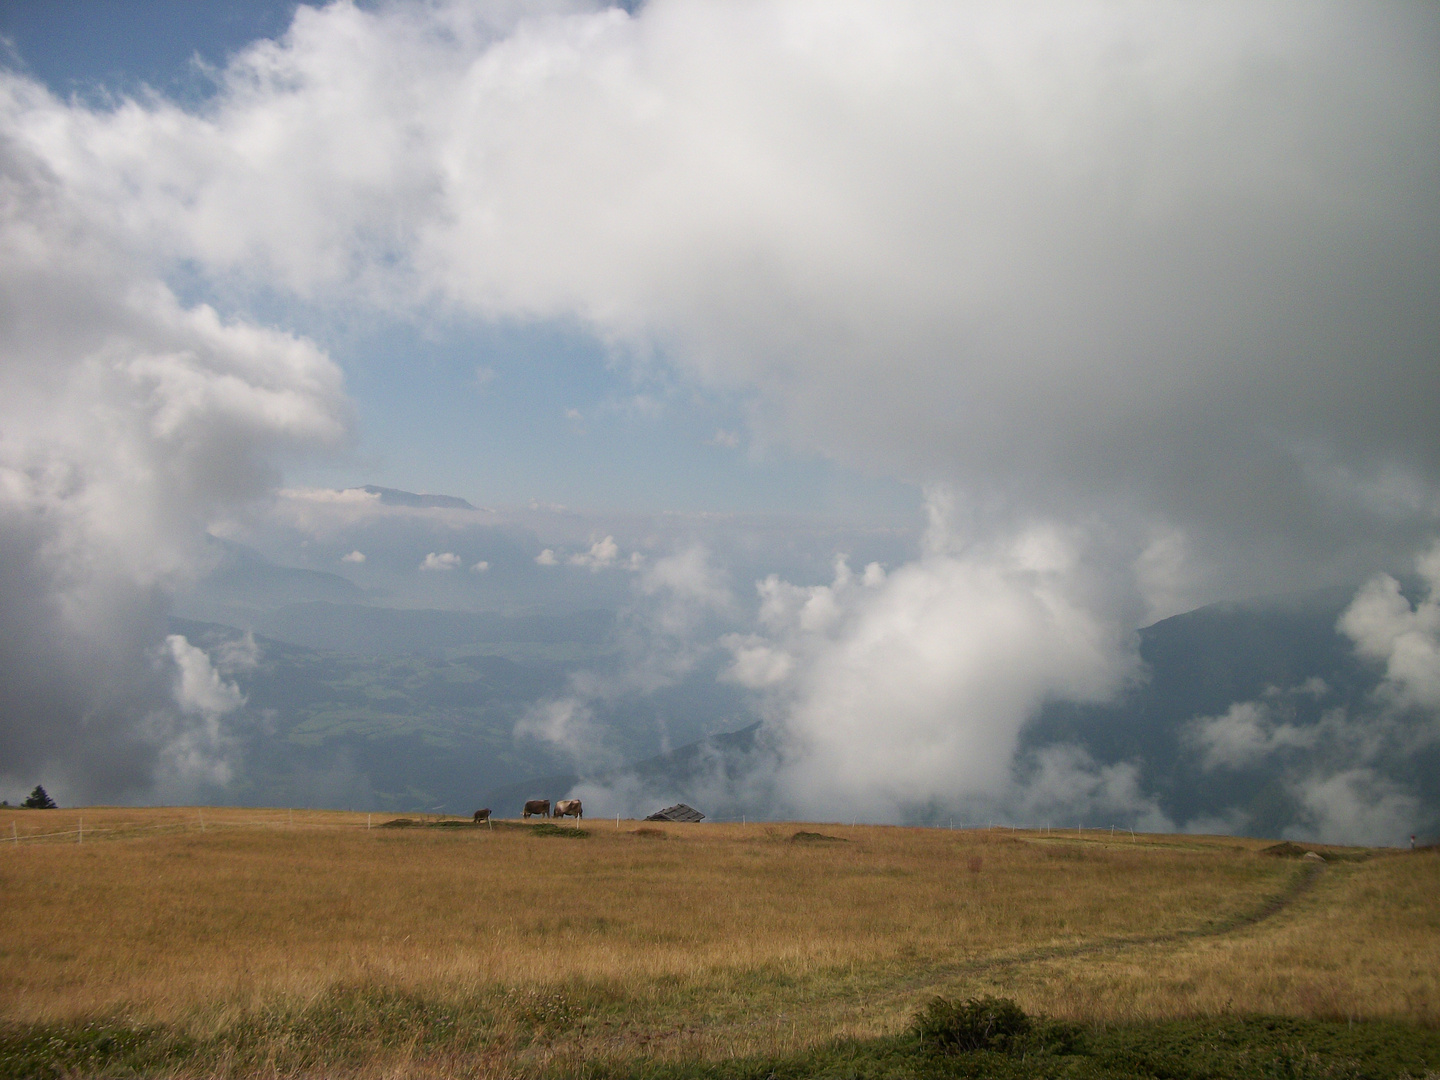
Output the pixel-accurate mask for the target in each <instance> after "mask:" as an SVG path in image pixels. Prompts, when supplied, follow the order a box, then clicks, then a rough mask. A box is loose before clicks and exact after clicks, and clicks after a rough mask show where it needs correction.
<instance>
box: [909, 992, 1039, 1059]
mask: <svg viewBox="0 0 1440 1080" xmlns="http://www.w3.org/2000/svg"><path fill="white" fill-rule="evenodd" d="M1031 1027H1032V1024H1031V1022H1030V1017H1028V1016H1026V1015H1025V1011H1024V1010H1023V1009H1021V1008H1020V1006H1019V1005H1016V1004H1015V1002H1013V1001H1011V1000H1010V999H1009V998H997V997H983V998H966V999H965V1000H964V1001H951V1000H949V999H948V998H943V997H937V998H935V999H934V1000H933V1001H931V1002H930V1004H929V1005H927V1006H925V1009H924V1011H922V1012H920V1013H918V1014H917V1015H916V1017H915V1020H914V1022H913V1024H912V1025H911V1029H912V1030H913V1031H914V1032H915V1034H916V1035H918V1036H919V1037H920V1041H921V1042H922V1043H924V1044H925V1046H926V1047H928V1048H929V1049H931V1050H934V1051H937V1052H939V1053H943V1054H964V1053H968V1052H970V1051H972V1050H1008V1049H1010V1048H1011V1046H1012V1045H1014V1044H1015V1043H1017V1042H1018V1041H1019V1040H1022V1039H1024V1038H1025V1036H1027V1035H1029V1034H1030V1029H1031Z"/></svg>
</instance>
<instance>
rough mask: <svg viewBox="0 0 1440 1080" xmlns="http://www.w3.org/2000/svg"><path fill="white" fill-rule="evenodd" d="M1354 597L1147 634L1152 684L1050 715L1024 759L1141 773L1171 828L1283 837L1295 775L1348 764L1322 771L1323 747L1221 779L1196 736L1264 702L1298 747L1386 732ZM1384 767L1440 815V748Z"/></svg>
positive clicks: (1389, 760) (1289, 603) (1240, 768)
mask: <svg viewBox="0 0 1440 1080" xmlns="http://www.w3.org/2000/svg"><path fill="white" fill-rule="evenodd" d="M1353 597H1354V590H1353V589H1349V588H1335V589H1326V590H1321V591H1317V592H1313V593H1307V594H1303V595H1299V596H1286V597H1278V598H1270V599H1265V600H1259V601H1253V602H1247V603H1228V604H1217V605H1213V606H1210V607H1205V608H1201V609H1199V610H1196V611H1191V612H1187V613H1186V614H1183V615H1177V616H1175V617H1174V618H1171V619H1166V620H1164V621H1163V622H1159V623H1156V624H1154V625H1153V626H1148V627H1146V628H1145V629H1143V630H1141V631H1140V656H1141V658H1142V660H1143V661H1144V662H1145V678H1144V679H1143V681H1141V682H1140V683H1138V684H1137V685H1135V686H1133V687H1132V688H1131V689H1130V690H1129V691H1128V692H1127V693H1126V694H1124V695H1123V697H1122V698H1121V700H1120V701H1119V702H1117V703H1115V704H1111V705H1103V706H1077V705H1071V704H1064V703H1056V704H1051V705H1049V706H1047V707H1046V708H1045V709H1044V710H1043V711H1042V712H1041V713H1040V715H1039V716H1038V717H1037V718H1036V720H1035V721H1034V722H1033V723H1032V724H1031V725H1030V726H1029V727H1028V729H1027V730H1026V732H1025V733H1024V737H1023V748H1026V749H1033V748H1036V747H1039V746H1042V745H1045V744H1048V743H1056V742H1064V743H1076V744H1079V745H1080V746H1083V747H1084V748H1085V749H1086V750H1087V751H1089V753H1090V754H1091V755H1092V756H1093V757H1094V758H1095V759H1096V760H1098V761H1100V762H1102V763H1114V762H1121V761H1130V762H1135V763H1137V764H1138V765H1139V768H1140V775H1141V782H1142V786H1143V788H1144V789H1145V790H1146V791H1147V792H1149V793H1151V794H1153V795H1154V796H1155V797H1156V798H1157V800H1158V801H1159V803H1160V805H1161V807H1162V808H1163V809H1164V810H1165V812H1166V813H1167V814H1168V815H1169V816H1170V817H1171V819H1172V820H1174V821H1176V822H1181V823H1183V822H1190V821H1195V820H1196V819H1201V818H1207V817H1208V818H1213V819H1217V820H1218V819H1228V820H1229V821H1230V822H1231V823H1232V824H1234V825H1237V826H1238V827H1240V828H1241V829H1243V830H1244V831H1246V832H1250V833H1254V834H1260V835H1278V834H1280V833H1281V832H1283V831H1284V830H1285V829H1286V828H1287V827H1289V826H1290V825H1291V824H1292V823H1293V822H1294V821H1295V820H1296V818H1297V814H1298V812H1299V807H1298V806H1297V804H1296V795H1295V791H1294V782H1295V778H1296V776H1297V775H1300V774H1304V773H1307V772H1312V771H1314V769H1315V768H1317V767H1320V766H1325V767H1327V768H1330V769H1331V770H1339V769H1341V768H1342V767H1343V766H1344V762H1334V761H1331V762H1325V761H1321V760H1320V758H1321V757H1322V756H1323V754H1324V753H1325V749H1324V746H1323V743H1321V742H1320V741H1318V740H1317V742H1316V745H1315V746H1314V747H1311V748H1307V747H1303V746H1296V747H1295V748H1293V749H1292V750H1290V751H1289V752H1288V753H1286V754H1282V755H1271V756H1269V757H1268V758H1266V759H1264V760H1260V759H1257V760H1256V761H1255V762H1254V763H1253V764H1251V765H1249V766H1244V765H1238V764H1237V765H1236V766H1234V767H1229V768H1215V767H1213V765H1209V764H1207V761H1206V758H1205V756H1204V755H1203V754H1202V753H1201V752H1200V750H1199V748H1198V747H1197V745H1196V741H1195V737H1194V736H1195V726H1194V725H1195V722H1196V721H1199V720H1202V719H1204V718H1212V717H1219V716H1223V715H1224V714H1226V712H1227V710H1229V709H1230V708H1231V707H1232V706H1235V705H1242V704H1245V703H1259V704H1261V705H1263V706H1264V707H1265V708H1266V709H1268V710H1269V711H1270V712H1271V713H1273V714H1274V715H1276V716H1277V717H1280V718H1282V719H1283V722H1284V723H1286V724H1288V725H1290V726H1291V727H1292V728H1293V729H1294V731H1295V732H1297V733H1299V734H1298V735H1297V736H1296V738H1297V740H1299V739H1303V737H1304V734H1305V733H1306V732H1312V733H1313V732H1315V731H1316V729H1317V725H1321V724H1322V723H1329V724H1333V723H1334V722H1335V720H1336V718H1337V717H1343V718H1345V720H1346V722H1347V723H1349V724H1350V725H1352V726H1353V727H1354V728H1356V729H1363V728H1364V726H1365V725H1367V724H1370V725H1372V726H1376V727H1377V728H1378V725H1380V724H1381V721H1380V720H1379V719H1378V718H1375V717H1374V716H1373V714H1374V713H1375V709H1376V704H1375V701H1374V697H1373V695H1374V692H1375V690H1376V687H1377V686H1378V684H1379V682H1380V677H1381V674H1382V673H1381V671H1380V670H1379V668H1378V666H1376V665H1372V664H1368V663H1366V662H1364V661H1362V660H1360V659H1359V658H1358V657H1357V655H1356V653H1355V649H1354V646H1353V644H1352V643H1351V642H1350V640H1349V639H1348V638H1346V637H1344V636H1343V635H1341V634H1340V633H1339V632H1337V630H1336V622H1337V620H1338V619H1339V617H1340V615H1341V613H1342V612H1343V611H1344V610H1345V608H1346V607H1347V606H1348V605H1349V603H1350V601H1351V600H1352V599H1353ZM1382 766H1383V770H1382V771H1383V774H1384V776H1385V777H1387V778H1388V779H1389V780H1392V781H1394V782H1395V783H1396V784H1397V785H1399V786H1400V787H1402V788H1404V789H1406V790H1408V791H1412V792H1414V793H1416V794H1417V795H1418V797H1419V798H1420V799H1421V801H1422V802H1423V803H1424V804H1425V805H1426V806H1427V807H1428V814H1429V815H1430V816H1431V817H1432V818H1433V817H1434V816H1435V814H1436V810H1437V808H1440V748H1437V747H1435V746H1433V745H1432V746H1430V747H1429V748H1417V749H1415V750H1413V751H1411V752H1409V753H1405V754H1392V755H1388V756H1386V757H1385V758H1384V759H1383V761H1382ZM1397 840H1398V838H1397Z"/></svg>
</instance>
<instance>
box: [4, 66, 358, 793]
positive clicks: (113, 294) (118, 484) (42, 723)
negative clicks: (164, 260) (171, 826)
mask: <svg viewBox="0 0 1440 1080" xmlns="http://www.w3.org/2000/svg"><path fill="white" fill-rule="evenodd" d="M67 109H68V107H66V106H61V105H60V104H59V103H58V102H56V101H55V100H54V99H52V98H50V97H49V96H48V95H46V94H44V93H43V92H42V91H40V90H39V89H38V88H36V87H35V86H34V85H33V84H29V83H26V82H24V81H23V80H20V79H17V78H16V77H14V76H11V75H8V74H0V547H3V549H4V551H5V558H4V560H3V566H0V626H3V627H5V628H7V629H5V630H4V632H3V633H0V652H3V654H0V711H3V712H4V713H5V714H6V715H9V716H13V717H18V718H21V719H17V721H16V722H14V723H12V724H8V725H6V726H5V727H4V728H3V729H0V763H3V764H0V771H3V772H4V774H5V775H7V776H8V775H21V776H23V775H35V774H36V773H38V772H39V771H41V770H42V769H46V768H52V769H53V768H63V769H65V770H68V772H69V774H70V777H71V784H72V788H73V790H75V791H77V792H78V793H80V794H81V797H83V798H87V799H97V800H98V799H113V798H120V797H135V795H136V794H137V793H140V792H144V791H145V790H147V787H148V785H149V784H151V783H152V782H153V781H154V780H155V779H156V777H157V775H158V774H157V770H158V769H162V767H166V766H165V762H166V761H167V760H170V758H167V757H166V755H167V754H170V753H171V751H174V750H175V747H176V746H178V745H179V743H178V742H176V741H175V740H182V741H183V740H191V742H187V743H186V745H191V744H192V743H193V738H195V737H197V736H195V733H194V732H193V731H192V732H190V733H189V734H187V733H186V732H185V731H183V730H180V729H179V728H176V727H174V725H171V724H170V723H169V721H166V722H160V721H158V720H156V719H155V718H156V717H165V716H171V717H172V718H173V717H174V710H173V708H172V707H171V706H169V705H168V704H167V699H168V698H169V696H170V695H169V693H168V692H167V688H166V687H164V686H163V685H160V684H159V681H158V680H157V677H156V671H155V669H154V667H153V665H152V664H151V663H149V662H148V661H147V660H146V654H147V652H149V651H150V650H153V649H155V648H157V647H163V648H165V649H166V650H167V651H171V652H172V655H173V657H174V660H175V663H177V664H180V665H181V666H182V668H183V669H184V671H185V672H186V673H187V674H186V675H185V677H184V678H183V679H182V688H188V689H185V690H184V692H185V693H186V694H189V693H190V692H191V691H192V690H193V691H194V692H195V693H196V694H199V693H200V689H197V687H199V688H203V683H204V680H203V679H201V680H200V682H199V683H197V682H196V681H195V680H196V679H198V678H199V675H197V674H196V671H197V666H196V662H194V661H193V658H190V656H189V654H188V653H186V652H184V651H183V650H180V651H179V652H173V650H174V649H175V645H174V644H173V643H172V644H169V645H165V644H164V642H165V640H166V639H165V632H164V625H163V613H164V604H165V596H166V594H167V592H168V591H169V590H171V589H173V588H175V587H177V586H178V585H180V584H183V583H184V582H185V581H186V580H188V579H189V578H191V577H192V576H193V575H194V574H195V573H197V572H198V570H199V569H200V567H201V565H202V563H203V561H204V550H205V544H206V534H207V532H208V531H209V530H210V529H211V528H212V527H219V523H220V522H221V521H222V520H223V519H224V518H225V517H227V516H228V515H230V514H231V513H233V512H236V511H238V510H240V509H242V508H243V507H245V506H246V505H247V504H249V503H251V502H253V501H254V500H257V499H259V498H261V497H262V496H264V495H265V494H266V493H267V492H268V491H270V490H271V489H272V488H273V486H274V485H275V482H276V480H277V478H278V470H279V467H280V465H281V464H282V463H283V462H284V461H286V460H287V459H289V458H291V457H293V456H294V455H297V454H303V453H313V452H316V451H322V452H323V451H326V450H330V449H335V448H338V447H339V446H340V445H342V444H343V442H344V440H345V437H346V432H347V426H348V421H349V405H348V402H347V401H346V398H345V394H344V390H343V384H342V379H341V374H340V370H339V368H338V367H337V366H336V365H335V364H334V363H333V362H332V361H331V360H330V358H329V357H328V356H327V355H326V354H325V353H324V351H323V350H321V349H320V348H319V347H317V346H316V345H315V344H314V343H312V342H310V341H307V340H305V339H304V338H301V337H297V336H295V335H293V334H290V333H286V332H283V331H279V330H274V329H268V328H265V327H262V326H259V325H256V324H255V323H253V322H250V321H247V320H245V319H241V318H225V317H222V316H221V315H220V314H218V313H217V312H216V311H215V310H214V309H213V308H211V307H209V306H207V305H205V304H187V303H182V302H181V301H180V300H179V299H178V298H177V297H176V295H175V294H174V292H173V291H172V290H171V289H170V288H169V287H167V286H166V285H165V284H164V283H163V282H162V281H161V280H160V277H159V272H158V270H157V268H155V267H154V266H153V265H152V264H151V261H150V259H151V255H152V252H151V251H150V249H149V247H148V245H147V244H146V243H145V242H144V241H143V239H141V238H138V237H137V236H136V235H135V234H134V233H133V232H132V231H131V230H130V229H129V227H128V225H127V219H128V215H129V214H130V212H131V211H134V210H136V207H135V205H134V204H132V203H127V202H125V201H124V200H120V201H116V200H112V199H108V198H106V199H101V198H97V197H96V196H95V192H94V191H93V190H92V185H93V184H94V183H96V182H100V183H107V182H108V181H107V180H105V179H104V174H105V172H106V170H107V168H108V166H106V165H104V164H102V163H100V162H98V161H97V160H96V159H95V158H94V157H93V156H87V155H86V154H84V153H83V152H81V156H82V157H86V161H85V162H84V163H82V162H80V161H78V160H77V159H67V160H64V161H62V160H61V158H64V153H63V152H61V148H60V145H59V144H60V143H64V142H65V140H66V139H67V138H68V136H65V135H62V134H61V133H60V132H59V130H58V129H56V128H54V127H52V128H50V134H53V135H55V136H56V137H57V138H58V140H59V142H58V143H57V142H52V141H49V138H48V136H47V135H46V133H45V132H44V131H42V130H40V129H39V128H36V127H35V126H33V125H35V124H37V123H38V124H40V126H41V127H42V128H43V127H44V125H45V120H44V119H43V118H44V117H48V118H49V120H51V121H58V122H60V123H61V125H62V126H63V125H64V124H66V123H68V122H69V121H68V120H65V119H64V117H66V116H68V117H70V118H71V119H76V118H77V117H78V115H79V114H78V113H75V112H69V111H67ZM111 119H112V120H117V118H116V117H111ZM96 122H97V123H98V124H99V125H100V127H104V126H105V124H106V123H107V122H108V121H106V120H105V119H102V118H97V120H96ZM117 122H118V120H117ZM91 130H92V134H93V133H95V132H96V130H98V129H91ZM71 134H75V133H74V132H71ZM121 141H123V139H122V140H121ZM69 148H70V149H71V150H77V151H78V147H77V146H76V145H74V144H70V146H69ZM57 153H59V154H60V158H57V157H56V156H55V154H57ZM92 169H94V170H96V171H87V170H92ZM77 170H79V171H77ZM187 664H188V665H189V666H188V667H186V666H185V665H187ZM224 685H228V684H224ZM214 692H215V693H221V691H219V690H216V691H214ZM222 697H223V694H222ZM187 700H189V701H191V702H192V703H195V702H198V701H199V700H200V699H199V698H198V697H193V696H192V697H190V698H187ZM219 700H220V699H219V698H214V699H213V700H212V702H211V704H212V705H215V704H216V703H217V702H218V701H219ZM183 715H188V716H199V717H201V718H202V720H203V718H204V717H207V716H210V717H213V716H216V715H218V713H216V712H215V710H214V709H210V710H209V711H205V710H202V711H201V712H199V713H194V714H183ZM202 742H203V740H202ZM167 747H168V749H167ZM192 749H193V746H192ZM176 752H178V751H176ZM186 753H187V754H188V753H189V751H186ZM172 757H173V755H172ZM195 760H196V761H198V760H199V759H195ZM171 764H172V765H173V761H172V762H171ZM196 767H197V768H199V765H198V764H197V766H196ZM172 771H173V770H172ZM201 771H202V772H203V769H202V770H201ZM182 772H183V770H182Z"/></svg>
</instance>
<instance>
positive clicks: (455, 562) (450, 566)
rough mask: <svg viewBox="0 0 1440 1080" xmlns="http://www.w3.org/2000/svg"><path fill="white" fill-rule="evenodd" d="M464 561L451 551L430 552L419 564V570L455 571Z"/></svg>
mask: <svg viewBox="0 0 1440 1080" xmlns="http://www.w3.org/2000/svg"><path fill="white" fill-rule="evenodd" d="M463 562H464V560H463V559H461V558H460V556H459V555H456V554H455V553H454V552H453V551H445V552H435V551H432V552H430V554H429V555H426V556H425V558H424V559H423V560H422V561H421V563H420V569H421V570H457V569H459V568H460V566H461V565H462V564H463Z"/></svg>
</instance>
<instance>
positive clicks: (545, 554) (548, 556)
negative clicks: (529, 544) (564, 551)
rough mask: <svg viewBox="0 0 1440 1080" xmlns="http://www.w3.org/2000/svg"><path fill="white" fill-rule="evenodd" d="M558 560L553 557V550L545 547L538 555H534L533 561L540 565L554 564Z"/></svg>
mask: <svg viewBox="0 0 1440 1080" xmlns="http://www.w3.org/2000/svg"><path fill="white" fill-rule="evenodd" d="M559 561H560V560H559V559H557V558H555V552H554V551H553V550H551V549H550V548H546V549H545V550H543V551H542V552H540V554H539V555H536V556H535V562H536V563H537V564H538V565H540V566H554V565H555V564H556V563H558V562H559Z"/></svg>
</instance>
